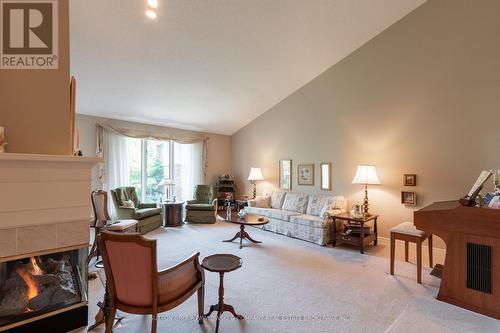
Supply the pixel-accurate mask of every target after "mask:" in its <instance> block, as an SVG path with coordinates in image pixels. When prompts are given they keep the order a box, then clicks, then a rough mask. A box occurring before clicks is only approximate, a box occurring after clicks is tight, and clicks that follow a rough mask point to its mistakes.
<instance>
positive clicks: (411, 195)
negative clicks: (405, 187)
mask: <svg viewBox="0 0 500 333" xmlns="http://www.w3.org/2000/svg"><path fill="white" fill-rule="evenodd" d="M401 203H402V204H403V205H406V206H416V205H417V193H416V192H406V191H402V192H401Z"/></svg>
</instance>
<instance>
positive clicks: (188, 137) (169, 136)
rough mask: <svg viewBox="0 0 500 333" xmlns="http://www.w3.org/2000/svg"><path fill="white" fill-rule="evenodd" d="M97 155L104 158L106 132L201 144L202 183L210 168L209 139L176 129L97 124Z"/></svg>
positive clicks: (132, 136) (138, 137)
mask: <svg viewBox="0 0 500 333" xmlns="http://www.w3.org/2000/svg"><path fill="white" fill-rule="evenodd" d="M96 127H97V131H96V136H97V137H96V142H97V147H96V155H97V156H103V148H104V147H103V143H104V132H105V131H107V132H110V133H113V134H117V135H121V136H125V137H130V138H136V139H153V140H159V141H173V142H176V143H179V144H195V143H200V144H201V147H202V151H201V154H202V156H201V162H202V183H204V182H205V179H206V172H207V167H208V139H209V138H208V137H207V136H206V135H203V134H201V133H200V134H198V133H183V132H180V131H176V130H175V129H171V130H168V129H165V130H163V131H158V130H156V131H151V130H146V129H139V128H127V127H119V126H113V125H108V124H96Z"/></svg>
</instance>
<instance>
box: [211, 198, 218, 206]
mask: <svg viewBox="0 0 500 333" xmlns="http://www.w3.org/2000/svg"><path fill="white" fill-rule="evenodd" d="M217 201H218V199H217V198H215V199H214V200H212V206H215V207H217Z"/></svg>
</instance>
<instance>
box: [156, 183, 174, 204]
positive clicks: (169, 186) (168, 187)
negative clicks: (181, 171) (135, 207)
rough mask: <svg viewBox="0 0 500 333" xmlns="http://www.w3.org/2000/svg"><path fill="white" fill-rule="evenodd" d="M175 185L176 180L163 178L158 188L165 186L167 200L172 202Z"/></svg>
mask: <svg viewBox="0 0 500 333" xmlns="http://www.w3.org/2000/svg"><path fill="white" fill-rule="evenodd" d="M174 185H175V183H174V180H173V179H171V178H163V179H162V180H161V182H160V183H159V184H158V186H163V187H164V188H165V199H166V201H168V200H170V199H171V198H170V197H171V195H172V193H171V192H172V187H173V186H174Z"/></svg>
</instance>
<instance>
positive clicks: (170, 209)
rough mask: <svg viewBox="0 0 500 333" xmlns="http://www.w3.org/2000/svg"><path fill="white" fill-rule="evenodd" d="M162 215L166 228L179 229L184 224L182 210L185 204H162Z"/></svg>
mask: <svg viewBox="0 0 500 333" xmlns="http://www.w3.org/2000/svg"><path fill="white" fill-rule="evenodd" d="M161 207H162V210H161V213H162V214H161V215H162V219H163V226H164V227H178V226H181V225H182V224H183V223H182V210H183V208H184V202H183V201H181V202H168V201H167V202H163V203H162V204H161Z"/></svg>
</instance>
